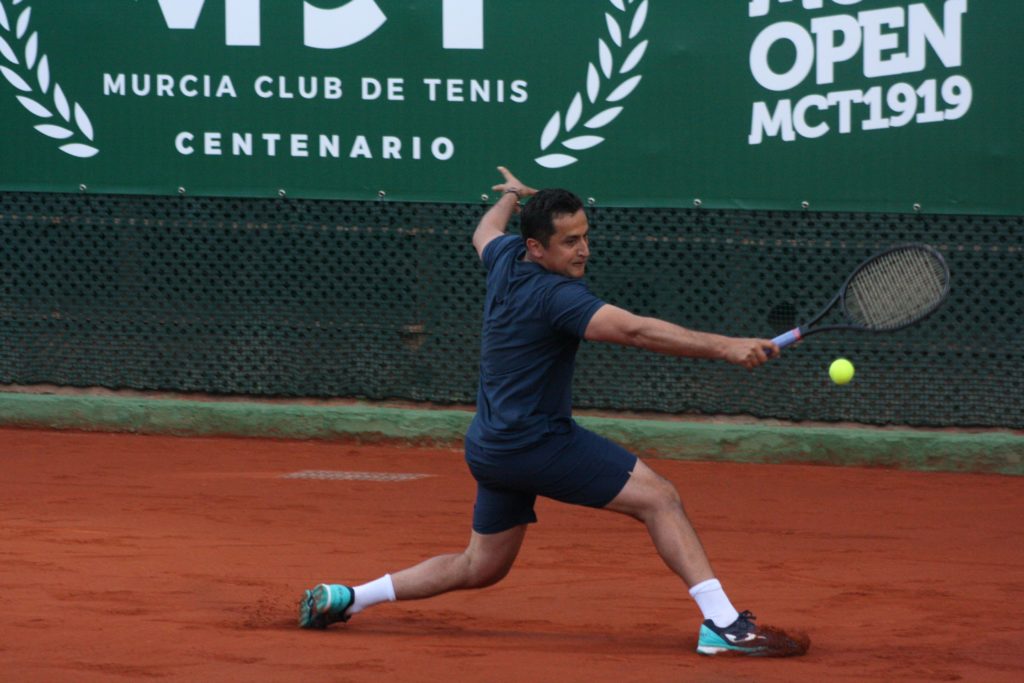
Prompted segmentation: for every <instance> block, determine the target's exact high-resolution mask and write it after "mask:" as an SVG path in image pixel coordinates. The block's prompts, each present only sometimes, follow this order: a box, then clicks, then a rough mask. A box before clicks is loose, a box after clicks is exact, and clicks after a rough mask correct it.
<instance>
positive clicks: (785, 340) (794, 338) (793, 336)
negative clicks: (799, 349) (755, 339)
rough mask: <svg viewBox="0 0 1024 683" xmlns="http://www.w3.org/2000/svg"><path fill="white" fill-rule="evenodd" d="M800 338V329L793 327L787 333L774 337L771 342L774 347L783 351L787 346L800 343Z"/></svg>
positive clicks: (801, 336)
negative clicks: (773, 343)
mask: <svg viewBox="0 0 1024 683" xmlns="http://www.w3.org/2000/svg"><path fill="white" fill-rule="evenodd" d="M802 338H803V334H801V332H800V328H799V327H795V328H793V329H792V330H790V331H789V332H783V333H782V334H780V335H779V336H778V337H775V339H772V341H773V342H775V345H776V346H778V347H779V348H780V349H784V348H786V347H787V346H790V345H791V344H795V343H796V342H798V341H800V340H801V339H802Z"/></svg>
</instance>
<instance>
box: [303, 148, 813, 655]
mask: <svg viewBox="0 0 1024 683" xmlns="http://www.w3.org/2000/svg"><path fill="white" fill-rule="evenodd" d="M498 170H499V171H500V172H501V173H502V175H503V176H504V182H502V183H499V184H498V185H495V186H494V188H493V189H494V190H496V191H498V192H500V193H501V196H500V198H499V199H498V201H497V203H495V204H494V206H492V207H491V209H490V210H489V211H487V213H486V214H485V215H484V217H483V218H482V219H481V221H480V224H479V226H477V228H476V231H475V232H474V234H473V246H474V247H476V251H477V253H478V254H479V256H480V258H481V260H482V261H483V265H484V266H485V268H486V269H487V294H486V300H485V303H484V323H483V334H482V342H481V354H480V385H479V391H478V398H477V412H476V416H475V417H474V419H473V422H472V424H471V425H470V427H469V431H468V432H467V434H466V445H465V451H466V461H467V463H468V465H469V468H470V471H471V472H472V474H473V476H474V477H475V478H476V480H477V499H476V504H475V506H474V509H473V531H472V535H471V537H470V541H469V546H468V547H467V548H466V549H465V551H463V552H462V553H458V554H450V555H440V556H437V557H433V558H431V559H429V560H426V561H425V562H422V563H420V564H418V565H416V566H413V567H410V568H408V569H404V570H402V571H399V572H396V573H395V574H393V575H391V574H387V575H384V576H383V577H381V578H380V579H377V580H376V581H371V582H370V583H367V584H364V585H362V586H356V587H355V588H354V589H353V588H350V587H348V586H345V585H342V584H320V585H318V586H316V587H314V588H312V589H310V590H307V591H306V592H305V595H304V597H303V599H302V601H301V603H300V606H299V625H300V626H302V627H304V628H324V627H326V626H327V625H328V624H331V623H334V622H337V621H347V620H348V619H349V618H350V617H351V616H352V615H354V614H356V613H358V612H359V611H361V610H363V609H365V608H366V607H369V606H371V605H374V604H377V603H380V602H385V601H392V600H417V599H421V598H428V597H431V596H434V595H439V594H441V593H446V592H448V591H453V590H460V589H467V588H483V587H485V586H490V585H492V584H494V583H497V582H498V581H500V580H501V579H502V578H504V577H505V575H506V574H507V573H508V571H509V570H510V569H511V567H512V564H513V562H514V561H515V559H516V555H517V554H518V552H519V548H520V546H521V545H522V542H523V538H524V537H525V535H526V528H527V525H528V524H530V523H532V522H535V521H536V520H537V518H536V515H535V514H534V509H533V508H534V501H535V500H536V497H537V495H542V496H547V497H550V498H554V499H556V500H560V501H563V502H567V503H573V504H577V505H585V506H589V507H595V508H604V509H606V510H611V511H613V512H619V513H622V514H626V515H629V516H631V517H634V518H636V519H638V520H639V521H641V522H643V523H644V524H645V525H646V526H647V530H648V532H649V533H650V535H651V538H652V540H653V541H654V545H655V548H656V549H657V551H658V553H659V555H660V556H661V557H662V559H663V560H664V561H665V563H666V564H667V565H668V566H669V568H670V569H672V571H674V572H675V573H676V574H678V575H679V576H680V578H682V579H683V581H684V582H685V583H686V584H687V586H689V587H690V594H691V595H692V596H693V598H694V600H695V601H696V602H697V605H698V607H699V608H700V610H701V612H702V613H703V616H704V619H705V621H704V623H703V624H702V625H701V628H700V636H699V642H698V646H697V651H698V652H700V653H702V654H708V655H711V654H718V653H723V652H729V653H741V654H751V655H761V656H782V655H791V654H802V652H803V651H804V650H805V649H806V644H801V643H799V642H797V641H796V640H794V639H791V638H789V637H788V636H786V635H785V634H783V633H781V632H779V631H775V630H773V629H770V628H767V627H758V626H757V625H755V624H754V621H753V620H754V617H753V615H751V614H750V612H743V613H742V614H741V613H739V612H737V610H736V609H735V608H734V607H733V605H732V603H731V602H730V601H729V599H728V597H726V594H725V592H724V591H723V589H722V586H721V584H720V583H719V581H718V580H717V579H716V578H715V577H714V574H713V572H712V570H711V565H710V563H709V562H708V558H707V556H706V555H705V553H704V549H703V547H702V546H701V543H700V540H699V539H698V538H697V534H696V532H695V531H694V529H693V527H692V526H691V525H690V522H689V520H688V519H687V517H686V515H685V513H684V511H683V506H682V503H681V502H680V499H679V495H678V493H677V492H676V489H675V487H674V486H673V485H672V484H671V483H670V482H668V481H667V480H665V479H663V478H662V477H660V476H659V475H657V474H655V473H654V471H653V470H651V469H650V468H649V467H648V466H647V465H646V464H644V463H643V462H641V461H640V460H639V459H638V458H637V457H636V456H635V455H633V454H632V453H629V452H628V451H626V450H625V449H623V448H622V447H620V446H618V445H616V444H614V443H612V442H611V441H609V440H607V439H604V438H602V437H600V436H598V435H596V434H594V433H592V432H589V431H588V430H585V429H583V428H581V427H579V426H578V425H577V424H576V423H575V422H574V421H573V420H572V416H571V414H572V405H571V393H572V376H573V370H574V365H575V357H576V351H577V349H578V347H579V342H580V340H581V339H586V340H588V341H597V342H612V343H615V344H621V345H624V346H634V347H639V348H643V349H647V350H650V351H655V352H657V353H663V354H669V355H673V356H688V357H693V358H710V359H719V360H724V361H726V362H729V363H733V364H736V365H741V366H743V367H746V368H754V367H757V366H759V365H761V364H763V363H764V362H766V361H767V359H768V357H769V356H772V355H777V354H778V353H779V349H778V347H776V346H775V344H773V343H772V342H771V341H769V340H766V339H739V338H733V337H724V336H720V335H715V334H707V333H703V332H695V331H692V330H688V329H685V328H682V327H679V326H678V325H674V324H672V323H668V322H665V321H662V320H657V319H655V318H645V317H641V316H637V315H634V314H632V313H630V312H628V311H626V310H623V309H621V308H617V307H615V306H612V305H610V304H607V303H605V302H603V301H601V300H600V299H598V298H597V297H596V296H594V294H592V293H591V292H590V290H589V289H588V288H587V286H586V284H584V282H583V280H582V279H581V278H582V277H583V275H584V272H585V271H586V265H587V259H588V258H589V256H590V248H589V243H588V240H589V225H588V223H587V216H586V213H585V212H584V211H583V205H582V203H581V202H580V200H579V198H578V197H576V196H575V195H574V194H572V193H570V192H567V191H565V190H542V191H540V192H538V191H536V190H534V189H532V188H529V187H527V186H526V185H523V184H522V183H521V182H519V180H517V179H516V178H515V176H513V175H512V174H511V173H510V172H509V171H508V170H507V169H506V168H504V167H501V166H499V167H498ZM527 197H532V199H531V200H530V201H529V202H528V203H527V204H526V205H525V206H524V207H523V208H522V212H521V227H522V237H521V238H520V237H518V236H515V235H506V234H505V231H506V228H507V226H508V223H509V220H510V219H511V217H512V216H513V214H515V213H517V212H519V210H520V204H519V201H520V199H522V198H527Z"/></svg>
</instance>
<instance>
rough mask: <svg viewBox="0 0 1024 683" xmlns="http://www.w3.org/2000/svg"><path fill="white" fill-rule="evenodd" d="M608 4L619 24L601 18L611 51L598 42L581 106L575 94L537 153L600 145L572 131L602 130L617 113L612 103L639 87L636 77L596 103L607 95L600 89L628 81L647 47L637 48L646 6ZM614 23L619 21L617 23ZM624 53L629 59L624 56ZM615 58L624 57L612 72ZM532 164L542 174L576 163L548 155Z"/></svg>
mask: <svg viewBox="0 0 1024 683" xmlns="http://www.w3.org/2000/svg"><path fill="white" fill-rule="evenodd" d="M609 2H611V4H612V6H613V7H614V8H615V9H616V10H618V12H619V18H616V16H614V15H613V14H612V13H611V12H607V13H605V21H606V23H607V25H608V38H609V39H610V40H611V42H612V44H613V45H614V46H615V49H614V50H613V49H612V48H611V47H609V46H608V43H606V42H605V40H604V38H599V39H598V41H597V55H598V59H597V65H595V64H594V62H590V64H588V65H587V87H586V100H584V98H583V93H582V92H577V93H576V95H575V96H574V97H573V98H572V101H571V102H570V103H569V107H568V108H567V109H566V110H565V113H564V115H563V113H562V112H561V111H556V112H555V114H554V116H552V117H551V119H550V120H549V121H548V123H547V125H546V126H544V131H543V132H542V133H541V135H540V149H541V151H542V152H543V151H546V150H548V149H549V148H551V146H552V145H553V144H554V143H555V142H559V143H560V144H561V146H562V147H564V148H566V149H568V150H571V151H573V152H581V151H583V150H586V149H590V148H592V147H596V146H598V145H600V144H601V143H602V142H604V138H603V137H601V136H600V135H591V134H589V133H585V132H584V133H583V134H582V135H581V134H574V131H575V130H576V126H577V125H579V124H580V122H581V121H582V122H583V128H586V129H587V130H598V129H600V128H604V127H605V126H607V125H608V124H610V123H611V122H612V121H614V120H615V119H616V118H618V116H619V114H621V113H622V110H623V107H622V106H621V105H617V104H616V103H618V102H622V101H623V100H625V99H626V98H627V97H629V95H630V94H631V93H632V92H633V91H634V90H635V89H636V87H637V86H638V85H640V80H641V79H642V78H643V77H642V76H641V75H640V74H637V75H635V76H629V77H628V78H626V79H625V80H623V81H622V82H621V83H618V85H615V87H614V88H612V89H610V90H609V91H608V94H607V95H604V96H603V97H601V94H602V91H603V90H608V88H606V87H605V86H609V87H610V85H609V84H613V83H614V81H616V80H618V79H619V78H620V77H624V76H627V74H629V73H631V72H632V71H633V70H634V69H636V67H637V66H639V64H640V62H641V61H642V60H643V58H644V54H645V53H646V52H647V44H648V42H649V41H647V40H644V41H642V42H639V43H636V38H637V37H638V36H639V35H640V31H642V30H643V28H644V24H645V23H646V21H647V8H648V0H642V2H635V0H628V5H629V7H627V0H609ZM619 19H621V20H622V23H620V21H619ZM624 25H628V26H629V31H628V33H626V34H623V30H622V27H623V26H624ZM634 43H635V44H634ZM627 51H628V54H626V53H627ZM620 54H626V57H625V59H623V60H622V61H621V62H620V63H619V66H618V69H616V68H615V61H616V56H617V55H620ZM609 105H611V106H609ZM595 108H601V110H600V111H598V112H597V113H596V114H593V115H591V114H590V112H591V111H593V110H594V109H595ZM584 117H586V120H584ZM581 132H582V131H581ZM534 161H536V162H537V163H538V164H540V165H541V166H543V167H544V168H563V167H565V166H569V165H571V164H574V163H576V162H577V161H579V159H578V158H577V157H575V156H573V155H571V154H566V153H564V152H551V153H549V154H545V155H543V156H540V157H537V158H536V159H535V160H534Z"/></svg>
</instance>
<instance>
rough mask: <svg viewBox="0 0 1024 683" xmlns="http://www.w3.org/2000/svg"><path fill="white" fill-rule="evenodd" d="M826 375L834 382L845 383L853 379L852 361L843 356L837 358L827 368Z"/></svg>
mask: <svg viewBox="0 0 1024 683" xmlns="http://www.w3.org/2000/svg"><path fill="white" fill-rule="evenodd" d="M828 376H829V377H831V378H832V381H833V382H835V383H836V384H846V383H847V382H849V381H850V380H851V379H853V363H851V362H850V361H848V360H846V359H845V358H837V359H835V360H834V361H832V365H830V366H829V368H828Z"/></svg>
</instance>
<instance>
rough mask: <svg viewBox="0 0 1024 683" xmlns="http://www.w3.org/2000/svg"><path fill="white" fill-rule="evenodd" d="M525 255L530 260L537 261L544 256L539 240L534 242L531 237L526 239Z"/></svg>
mask: <svg viewBox="0 0 1024 683" xmlns="http://www.w3.org/2000/svg"><path fill="white" fill-rule="evenodd" d="M526 253H527V254H528V255H529V256H530V258H532V259H539V258H542V257H543V256H544V246H543V245H542V244H541V243H540V241H539V240H535V239H534V238H532V237H527V238H526Z"/></svg>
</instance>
